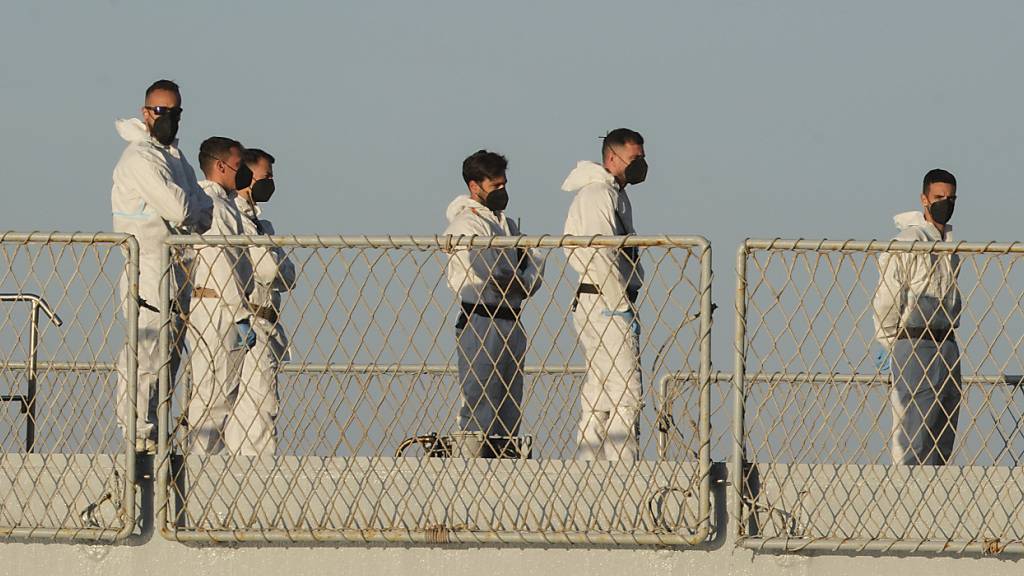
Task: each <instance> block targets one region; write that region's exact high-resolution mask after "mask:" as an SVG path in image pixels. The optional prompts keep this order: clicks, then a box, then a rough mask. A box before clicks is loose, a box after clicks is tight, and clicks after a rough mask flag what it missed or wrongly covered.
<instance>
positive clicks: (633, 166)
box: [623, 156, 647, 184]
mask: <svg viewBox="0 0 1024 576" xmlns="http://www.w3.org/2000/svg"><path fill="white" fill-rule="evenodd" d="M623 176H624V177H625V178H626V184H639V183H641V182H643V181H644V180H646V179H647V159H646V158H644V157H643V156H637V157H636V158H634V159H633V161H632V162H630V163H629V166H626V172H625V173H624V174H623Z"/></svg>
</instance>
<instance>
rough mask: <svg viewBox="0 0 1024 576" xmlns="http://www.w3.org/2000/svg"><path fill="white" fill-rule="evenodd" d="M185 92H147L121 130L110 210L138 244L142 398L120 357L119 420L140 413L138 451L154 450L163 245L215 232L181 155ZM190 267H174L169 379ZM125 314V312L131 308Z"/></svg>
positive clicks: (171, 87)
mask: <svg viewBox="0 0 1024 576" xmlns="http://www.w3.org/2000/svg"><path fill="white" fill-rule="evenodd" d="M180 119H181V91H180V90H179V88H178V85H177V84H175V83H174V82H172V81H170V80H158V81H157V82H154V83H153V84H152V85H151V86H150V87H149V88H147V89H146V96H145V104H144V106H143V107H142V119H138V118H131V119H124V120H118V121H117V122H116V123H115V127H116V128H117V132H118V134H119V135H120V136H121V138H123V139H124V140H125V141H127V142H128V145H127V147H126V148H125V150H124V153H123V154H122V155H121V159H120V160H119V161H118V163H117V166H116V167H115V168H114V186H113V189H112V190H111V195H110V203H111V210H112V213H113V224H114V231H115V232H123V233H126V234H131V235H133V236H135V239H136V240H137V241H138V243H139V337H138V397H137V400H136V404H135V406H134V407H133V406H132V405H131V403H130V402H129V401H128V398H127V378H128V363H127V349H125V350H123V351H122V352H121V353H120V355H119V356H118V362H117V365H118V370H117V415H118V420H119V422H120V427H121V429H122V430H124V429H125V426H126V423H127V422H128V419H129V417H130V414H131V411H132V410H135V415H136V421H135V430H136V442H135V448H136V450H137V451H138V452H155V451H156V407H157V390H158V374H159V370H160V351H159V333H160V306H161V304H162V303H161V302H160V282H161V279H162V278H163V274H164V271H163V270H161V268H160V260H161V253H162V252H163V250H164V245H163V242H164V239H165V238H166V237H167V236H168V235H170V234H179V233H180V234H187V233H202V232H205V231H206V230H207V229H208V228H209V227H210V219H211V214H212V203H211V201H210V198H209V197H208V196H207V195H206V194H204V193H203V191H202V189H201V188H200V187H199V184H198V183H197V182H196V176H195V172H194V171H193V170H192V167H191V166H190V165H189V163H188V161H187V160H186V159H185V156H184V155H183V154H182V153H181V150H180V149H178V140H177V134H178V123H179V121H180ZM187 264H188V263H187V262H185V261H183V260H180V259H179V260H177V261H175V264H174V265H173V268H172V271H173V275H172V279H171V281H172V286H171V294H172V301H171V303H170V306H171V341H172V342H173V343H174V344H173V345H172V349H171V359H170V360H171V366H170V368H171V380H173V379H174V377H175V373H176V372H177V369H178V363H179V361H180V357H181V349H182V344H183V342H182V338H181V336H180V334H181V331H182V326H181V314H182V313H183V312H188V309H189V294H188V291H187V290H186V289H184V287H185V286H186V285H187V283H186V280H185V267H186V266H187ZM127 292H128V277H127V273H125V274H123V275H122V276H121V282H120V293H121V298H122V301H123V300H124V298H125V295H126V294H127ZM124 310H125V313H126V314H127V306H126V305H125V308H124Z"/></svg>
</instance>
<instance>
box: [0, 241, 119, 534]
mask: <svg viewBox="0 0 1024 576" xmlns="http://www.w3.org/2000/svg"><path fill="white" fill-rule="evenodd" d="M138 273H139V252H138V244H137V243H136V241H135V239H134V238H132V237H131V236H127V235H123V234H105V233H99V234H81V233H78V234H65V233H31V234H27V233H13V232H9V233H3V234H0V350H2V351H3V356H2V357H0V373H2V377H0V378H2V379H0V385H2V387H3V388H2V390H0V534H2V535H4V536H8V537H19V538H42V539H53V538H61V539H63V538H75V539H88V540H116V539H121V538H124V537H126V536H128V535H129V534H131V533H132V531H133V530H134V528H135V526H136V519H135V498H134V476H135V457H134V442H135V437H134V434H135V433H134V424H133V423H132V425H130V426H128V427H127V429H128V432H127V433H125V432H123V431H122V429H121V427H119V426H118V420H117V416H116V414H115V410H114V406H115V404H116V399H117V396H116V385H117V381H118V380H119V379H120V380H122V384H123V385H124V386H125V391H126V394H127V396H128V397H129V398H134V394H135V381H136V369H135V350H136V346H137V344H136V343H137V337H138ZM122 278H123V279H124V284H123V286H122V284H121V282H122ZM122 353H124V354H125V359H124V363H123V364H122V365H121V366H120V368H118V367H117V366H116V364H115V361H116V359H117V357H118V355H119V354H122Z"/></svg>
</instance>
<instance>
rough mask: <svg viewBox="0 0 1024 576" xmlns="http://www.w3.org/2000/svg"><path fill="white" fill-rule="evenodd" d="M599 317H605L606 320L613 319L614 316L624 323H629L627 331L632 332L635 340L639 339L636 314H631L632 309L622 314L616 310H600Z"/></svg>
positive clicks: (638, 325) (638, 324)
mask: <svg viewBox="0 0 1024 576" xmlns="http://www.w3.org/2000/svg"><path fill="white" fill-rule="evenodd" d="M601 315H602V316H606V317H608V318H614V317H616V316H618V317H619V318H622V319H623V320H625V321H626V322H629V329H630V330H631V331H632V332H633V334H634V335H636V337H637V338H639V337H640V323H639V322H637V320H636V314H635V313H634V312H633V310H632V309H630V310H626V311H623V312H619V311H617V310H601Z"/></svg>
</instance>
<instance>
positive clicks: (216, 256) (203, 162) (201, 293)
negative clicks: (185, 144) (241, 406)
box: [186, 136, 256, 454]
mask: <svg viewBox="0 0 1024 576" xmlns="http://www.w3.org/2000/svg"><path fill="white" fill-rule="evenodd" d="M199 166H200V168H202V170H203V173H204V174H205V175H206V180H203V181H202V182H200V185H201V186H202V187H203V190H205V191H206V193H207V194H208V195H209V196H210V198H211V199H212V200H213V222H212V224H211V225H210V230H209V234H210V235H225V236H234V235H241V234H242V233H243V232H244V231H245V230H244V229H243V227H242V215H241V213H240V212H239V211H238V206H237V205H236V204H235V197H236V196H237V193H236V192H235V190H236V189H237V188H238V187H239V186H249V184H250V182H251V181H252V173H251V172H249V169H248V167H246V165H245V164H244V163H243V162H242V146H241V144H239V143H238V142H237V141H235V140H232V139H230V138H221V137H216V136H215V137H213V138H207V139H206V140H204V141H203V143H202V145H200V147H199ZM195 249H196V256H195V265H194V266H193V276H192V286H193V289H192V310H191V312H190V314H189V322H188V335H189V349H190V350H191V356H190V358H191V362H192V387H191V389H190V390H189V396H188V408H187V414H186V416H187V420H188V425H189V436H190V439H191V442H192V444H191V450H192V452H193V453H198V454H216V453H218V452H220V451H221V450H222V449H223V448H224V435H225V426H226V425H227V421H228V416H229V415H230V413H231V411H232V410H233V409H234V405H235V400H236V398H237V395H238V385H239V371H240V370H241V367H242V360H243V359H244V357H245V353H246V351H247V350H248V349H249V348H251V347H252V346H253V345H254V344H255V341H254V339H255V336H256V334H255V332H253V331H252V323H251V322H252V321H251V314H250V310H249V293H250V292H252V289H253V278H252V263H251V262H250V261H249V253H248V251H247V250H246V249H244V248H242V247H238V246H203V245H197V246H196V247H195Z"/></svg>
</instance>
